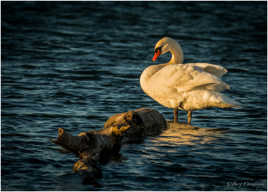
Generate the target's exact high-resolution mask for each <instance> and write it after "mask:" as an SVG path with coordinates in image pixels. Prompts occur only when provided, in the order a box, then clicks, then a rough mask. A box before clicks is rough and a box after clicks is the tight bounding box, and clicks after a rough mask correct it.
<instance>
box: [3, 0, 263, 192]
mask: <svg viewBox="0 0 268 192" xmlns="http://www.w3.org/2000/svg"><path fill="white" fill-rule="evenodd" d="M1 6H2V8H1V16H2V25H1V31H2V32H1V38H2V44H1V48H2V52H1V54H2V58H1V82H2V83H1V99H2V100H1V104H2V110H1V117H2V118H1V144H2V145H1V165H2V167H1V176H2V177H1V178H2V183H1V185H2V186H1V187H2V190H266V184H267V182H266V179H267V177H266V171H267V164H266V161H267V152H266V149H267V137H266V136H267V131H266V127H267V66H266V64H267V48H266V47H267V44H266V42H267V39H266V38H267V31H266V29H267V26H266V23H267V16H266V11H267V6H266V2H221V3H218V2H209V3H206V2H193V3H185V2H168V3H167V2H121V3H119V2H76V3H69V2H57V3H56V2H1ZM163 36H170V37H172V38H174V39H176V40H178V41H179V42H180V44H181V45H182V47H183V50H184V53H185V58H186V62H208V63H212V64H219V65H222V66H224V67H226V68H227V69H228V71H229V73H228V74H227V75H226V76H224V78H223V79H224V81H226V82H227V83H228V84H230V85H231V87H232V90H231V91H229V92H227V93H226V94H227V95H229V96H230V97H233V98H235V99H236V100H237V101H239V102H241V103H242V104H243V108H241V109H225V110H222V109H209V110H202V111H197V112H194V113H193V121H192V123H193V125H195V126H197V127H199V129H193V130H191V129H188V130H187V129H181V130H178V129H170V130H167V131H165V132H164V133H163V134H162V135H160V136H158V137H151V138H147V139H146V140H145V141H144V143H142V144H133V145H127V146H125V147H123V148H122V150H121V153H122V155H123V156H124V157H125V159H124V160H123V161H122V162H111V163H109V164H107V165H105V166H103V178H102V179H100V180H99V183H100V185H101V186H100V187H98V188H95V187H94V186H90V185H83V184H82V180H81V177H80V176H79V175H76V174H74V173H72V165H73V163H74V162H75V161H76V160H77V157H75V156H74V155H73V154H68V153H67V154H66V153H61V152H60V151H59V150H58V147H57V146H55V145H54V144H52V143H51V142H50V139H51V138H55V137H56V135H57V128H59V127H63V128H65V129H66V130H67V131H69V132H71V133H72V134H78V133H79V132H82V131H88V130H92V129H100V128H102V127H103V124H104V122H105V121H106V120H107V118H108V117H109V116H111V115H113V114H116V113H121V112H125V111H128V110H133V109H137V108H140V107H150V108H154V109H157V110H158V111H160V112H161V113H162V114H164V116H165V118H166V119H172V110H170V109H167V108H165V107H162V106H160V105H159V104H158V103H156V102H155V101H153V100H152V99H151V98H149V97H148V96H146V95H145V94H144V93H143V91H142V90H141V88H140V85H139V76H140V74H141V72H142V71H143V70H144V69H145V68H146V67H147V66H149V65H151V64H152V61H151V58H152V56H153V47H154V44H155V43H156V42H157V41H158V40H159V39H160V38H161V37H163ZM168 59H169V56H163V57H162V58H161V59H160V60H159V63H161V62H165V61H167V60H168ZM179 115H180V117H179V118H180V119H183V120H186V117H185V115H186V114H185V113H184V112H180V113H179Z"/></svg>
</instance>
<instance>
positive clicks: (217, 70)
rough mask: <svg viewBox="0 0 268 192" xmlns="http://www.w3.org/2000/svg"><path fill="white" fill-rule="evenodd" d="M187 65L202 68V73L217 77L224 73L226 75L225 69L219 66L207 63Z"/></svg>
mask: <svg viewBox="0 0 268 192" xmlns="http://www.w3.org/2000/svg"><path fill="white" fill-rule="evenodd" d="M187 65H193V66H197V67H200V68H202V69H203V70H204V71H206V72H208V73H211V74H212V75H215V76H217V77H219V78H220V77H222V76H223V75H224V74H225V73H227V72H228V71H227V69H225V68H224V67H222V66H220V65H213V64H209V63H189V64H187Z"/></svg>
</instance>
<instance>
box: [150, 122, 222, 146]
mask: <svg viewBox="0 0 268 192" xmlns="http://www.w3.org/2000/svg"><path fill="white" fill-rule="evenodd" d="M224 131H226V129H213V128H200V127H193V126H191V125H188V124H184V123H173V122H168V129H167V130H165V131H164V132H163V133H162V134H161V135H160V137H157V138H155V142H161V143H165V144H169V145H195V144H206V143H210V142H211V141H214V140H216V139H217V138H219V137H220V136H221V134H222V133H223V132H224Z"/></svg>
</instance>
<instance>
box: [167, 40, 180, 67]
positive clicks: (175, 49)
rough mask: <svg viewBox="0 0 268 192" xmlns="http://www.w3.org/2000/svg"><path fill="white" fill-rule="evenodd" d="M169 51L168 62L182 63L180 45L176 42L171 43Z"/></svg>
mask: <svg viewBox="0 0 268 192" xmlns="http://www.w3.org/2000/svg"><path fill="white" fill-rule="evenodd" d="M169 51H170V53H171V55H172V56H171V59H170V61H169V62H168V64H182V63H183V59H184V58H183V52H182V49H181V46H180V45H179V44H178V43H174V44H172V46H170V49H169Z"/></svg>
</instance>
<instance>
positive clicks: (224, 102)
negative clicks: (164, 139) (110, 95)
mask: <svg viewBox="0 0 268 192" xmlns="http://www.w3.org/2000/svg"><path fill="white" fill-rule="evenodd" d="M167 52H170V53H171V55H172V56H171V59H170V61H169V62H168V63H165V64H159V65H151V66H149V67H147V68H146V69H145V70H144V71H143V72H142V74H141V77H140V85H141V88H142V89H143V91H144V92H145V93H146V94H147V95H148V96H150V97H151V98H153V99H154V100H155V101H157V102H158V103H160V104H161V105H163V106H165V107H168V108H173V109H174V122H178V110H184V111H187V112H188V114H187V117H188V121H187V122H188V124H191V119H192V111H194V110H200V109H206V108H210V107H218V108H230V107H236V106H238V105H239V103H237V102H236V101H234V100H232V99H231V98H229V97H227V96H226V95H224V94H222V93H220V92H222V91H224V90H226V89H230V86H229V85H227V84H226V83H225V82H223V81H222V80H221V76H223V75H224V74H225V73H227V70H226V69H225V68H224V67H222V66H219V65H213V64H208V63H188V64H183V52H182V49H181V46H180V45H179V44H178V43H177V42H176V41H175V40H173V39H171V38H169V37H164V38H162V39H160V40H159V41H158V42H157V43H156V45H155V54H154V57H153V61H155V60H156V59H157V58H158V57H159V56H160V55H162V54H165V53H167Z"/></svg>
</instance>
